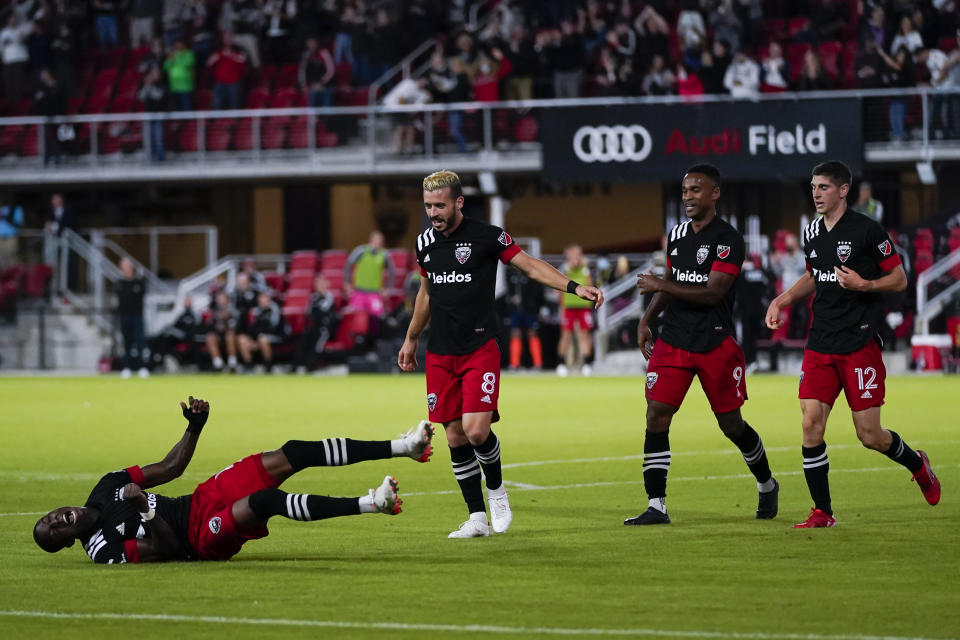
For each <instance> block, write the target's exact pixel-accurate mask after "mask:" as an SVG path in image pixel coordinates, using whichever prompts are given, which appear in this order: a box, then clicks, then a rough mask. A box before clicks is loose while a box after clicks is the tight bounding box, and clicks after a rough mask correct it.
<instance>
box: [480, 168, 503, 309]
mask: <svg viewBox="0 0 960 640" xmlns="http://www.w3.org/2000/svg"><path fill="white" fill-rule="evenodd" d="M478 178H479V181H480V193H482V194H483V195H485V196H487V198H488V202H489V207H490V224H492V225H494V226H497V227H501V228H503V227H504V226H505V225H504V221H505V219H506V213H507V209H508V208H509V203H508V202H506V201H505V200H504V199H503V196H501V195H500V194H499V193H498V189H497V178H496V176H495V175H494V174H493V172H492V171H484V172H483V173H481V174H480V175H479V176H478ZM505 269H506V267H505V266H504V265H502V264H501V265H498V267H497V286H496V290H495V291H496V293H495V294H494V295H495V297H497V298H499V297H501V296H503V295H506V293H507V272H506V271H505Z"/></svg>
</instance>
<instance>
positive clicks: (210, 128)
mask: <svg viewBox="0 0 960 640" xmlns="http://www.w3.org/2000/svg"><path fill="white" fill-rule="evenodd" d="M206 124H207V150H209V151H226V150H227V149H229V148H230V136H231V134H232V133H233V119H232V118H218V119H216V120H207V123H206Z"/></svg>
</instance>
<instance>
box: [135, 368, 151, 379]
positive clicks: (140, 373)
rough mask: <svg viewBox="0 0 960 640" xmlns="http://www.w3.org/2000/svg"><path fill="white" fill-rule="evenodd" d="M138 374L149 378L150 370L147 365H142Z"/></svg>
mask: <svg viewBox="0 0 960 640" xmlns="http://www.w3.org/2000/svg"><path fill="white" fill-rule="evenodd" d="M137 375H138V376H140V377H141V378H149V377H150V371H149V370H148V369H147V368H146V367H140V369H139V370H138V371H137Z"/></svg>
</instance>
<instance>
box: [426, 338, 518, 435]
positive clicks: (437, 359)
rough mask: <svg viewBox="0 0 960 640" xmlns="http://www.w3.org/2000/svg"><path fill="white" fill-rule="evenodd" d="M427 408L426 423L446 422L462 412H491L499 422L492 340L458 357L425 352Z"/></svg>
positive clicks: (497, 359)
mask: <svg viewBox="0 0 960 640" xmlns="http://www.w3.org/2000/svg"><path fill="white" fill-rule="evenodd" d="M426 367H427V408H428V409H429V410H430V422H440V423H446V422H450V421H451V420H456V419H458V418H460V417H461V416H463V414H465V413H483V412H485V411H493V422H496V421H497V420H499V419H500V413H499V412H498V411H497V398H499V397H500V347H499V346H498V345H497V341H496V340H490V341H488V342H487V343H486V344H485V345H483V346H482V347H480V348H479V349H477V350H476V351H473V352H471V353H467V354H464V355H462V356H448V355H441V354H438V353H430V352H429V351H427V362H426Z"/></svg>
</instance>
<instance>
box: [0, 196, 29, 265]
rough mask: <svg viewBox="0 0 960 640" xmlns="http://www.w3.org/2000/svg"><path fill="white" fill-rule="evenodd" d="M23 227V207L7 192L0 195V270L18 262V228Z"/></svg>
mask: <svg viewBox="0 0 960 640" xmlns="http://www.w3.org/2000/svg"><path fill="white" fill-rule="evenodd" d="M21 227H23V207H21V206H20V205H18V204H16V202H15V201H14V199H13V198H12V197H11V196H10V195H9V194H4V195H3V196H2V197H0V271H3V270H4V269H6V268H7V267H9V266H10V265H11V264H13V263H15V262H18V259H17V257H18V255H19V253H20V247H19V237H20V228H21Z"/></svg>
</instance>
